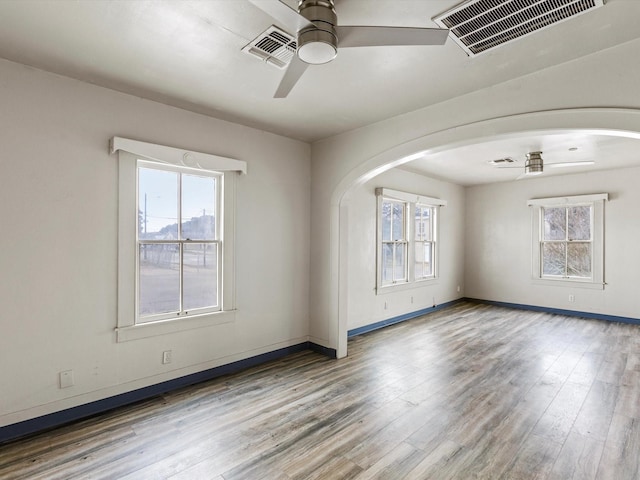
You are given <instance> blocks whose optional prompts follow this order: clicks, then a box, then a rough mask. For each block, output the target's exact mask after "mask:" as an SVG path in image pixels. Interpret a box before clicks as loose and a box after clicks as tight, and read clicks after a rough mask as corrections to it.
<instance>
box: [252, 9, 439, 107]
mask: <svg viewBox="0 0 640 480" xmlns="http://www.w3.org/2000/svg"><path fill="white" fill-rule="evenodd" d="M249 1H250V2H251V3H253V4H254V5H255V6H256V7H258V8H260V9H261V10H263V11H264V12H266V13H267V14H269V15H270V16H271V17H273V18H274V19H275V20H277V21H278V22H279V23H280V24H281V25H282V26H283V27H284V28H285V29H286V30H289V31H290V32H296V34H297V51H296V55H294V56H293V57H292V59H291V62H290V63H289V66H288V67H287V70H286V72H285V74H284V76H283V78H282V80H281V81H280V85H279V86H278V89H277V90H276V94H275V95H274V97H275V98H284V97H286V96H287V94H288V93H289V92H290V91H291V89H292V88H293V87H294V86H295V84H296V83H297V82H298V80H299V79H300V77H301V76H302V74H303V73H304V72H305V70H306V69H307V67H308V66H309V65H321V64H323V63H327V62H330V61H331V60H333V59H334V58H335V57H336V55H337V54H338V48H345V47H380V46H396V45H443V44H444V43H445V42H446V40H447V36H448V34H449V30H447V29H443V28H420V27H384V26H366V25H351V26H349V25H338V17H337V15H336V11H335V8H334V0H299V2H298V11H295V10H294V9H292V8H291V7H289V6H288V5H287V4H285V3H283V2H281V1H280V0H249Z"/></svg>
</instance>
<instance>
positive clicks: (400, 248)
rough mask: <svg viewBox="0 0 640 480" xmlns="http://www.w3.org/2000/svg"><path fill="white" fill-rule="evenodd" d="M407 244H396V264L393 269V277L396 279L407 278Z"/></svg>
mask: <svg viewBox="0 0 640 480" xmlns="http://www.w3.org/2000/svg"><path fill="white" fill-rule="evenodd" d="M406 247H407V245H406V244H396V245H395V252H394V258H395V262H394V263H395V266H394V269H393V279H394V280H395V281H398V280H406V278H407V273H406V272H407V269H406V263H405V262H406V258H407V255H406Z"/></svg>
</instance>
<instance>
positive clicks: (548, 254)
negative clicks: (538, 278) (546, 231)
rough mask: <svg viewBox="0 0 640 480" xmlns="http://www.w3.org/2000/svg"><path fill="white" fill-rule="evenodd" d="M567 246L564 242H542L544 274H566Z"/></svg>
mask: <svg viewBox="0 0 640 480" xmlns="http://www.w3.org/2000/svg"><path fill="white" fill-rule="evenodd" d="M565 248H566V244H565V243H564V242H554V243H544V244H542V274H543V275H560V276H564V275H565V272H564V267H565V259H566V255H565Z"/></svg>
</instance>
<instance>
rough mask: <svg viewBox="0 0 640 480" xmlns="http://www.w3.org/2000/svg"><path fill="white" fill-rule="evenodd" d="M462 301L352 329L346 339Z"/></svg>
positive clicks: (459, 300) (453, 301)
mask: <svg viewBox="0 0 640 480" xmlns="http://www.w3.org/2000/svg"><path fill="white" fill-rule="evenodd" d="M461 301H462V299H458V300H452V301H450V302H446V303H442V304H440V305H434V306H433V307H428V308H423V309H421V310H417V311H415V312H410V313H405V314H403V315H398V316H397V317H393V318H388V319H386V320H381V321H379V322H376V323H372V324H370V325H365V326H363V327H358V328H354V329H353V330H349V331H348V332H347V337H355V336H356V335H361V334H363V333H367V332H372V331H374V330H378V329H379V328H384V327H387V326H389V325H393V324H394V323H400V322H404V321H406V320H411V319H412V318H416V317H419V316H421V315H426V314H427V313H431V312H436V311H438V310H442V309H443V308H447V307H450V306H452V305H455V304H456V303H460V302H461Z"/></svg>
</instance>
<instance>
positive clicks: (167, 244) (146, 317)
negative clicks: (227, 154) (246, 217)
mask: <svg viewBox="0 0 640 480" xmlns="http://www.w3.org/2000/svg"><path fill="white" fill-rule="evenodd" d="M219 181H220V175H218V174H215V173H206V172H205V173H201V172H198V173H197V174H194V173H191V172H190V171H189V170H188V169H180V168H176V167H170V168H163V167H162V166H160V165H150V164H147V163H146V162H141V163H139V166H138V232H137V244H138V252H137V256H138V262H137V263H138V269H137V270H138V272H137V273H138V275H137V292H138V298H137V305H138V308H137V318H138V322H146V321H151V320H157V319H161V318H165V317H169V318H171V317H175V316H179V315H186V314H188V313H189V312H191V311H197V312H202V311H215V310H219V308H220V288H219V283H220V282H219V273H220V272H219V268H218V267H219V265H220V258H221V238H220V235H219V230H220V229H219V225H220V223H219V222H220V218H219V216H220V210H219V192H218V191H219V188H220V187H219ZM194 313H195V312H194Z"/></svg>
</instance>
